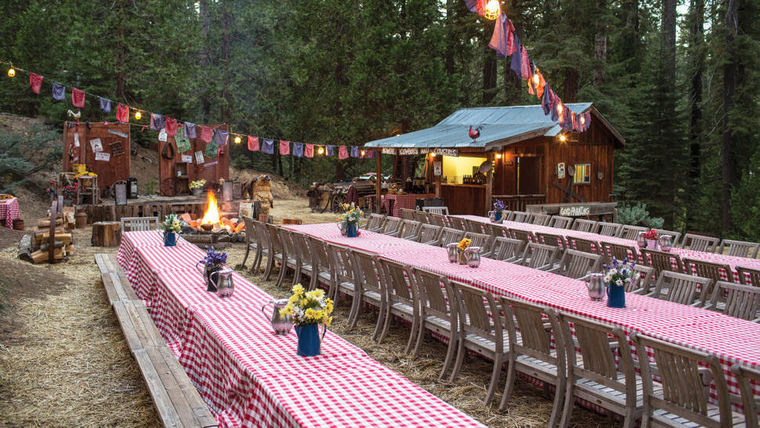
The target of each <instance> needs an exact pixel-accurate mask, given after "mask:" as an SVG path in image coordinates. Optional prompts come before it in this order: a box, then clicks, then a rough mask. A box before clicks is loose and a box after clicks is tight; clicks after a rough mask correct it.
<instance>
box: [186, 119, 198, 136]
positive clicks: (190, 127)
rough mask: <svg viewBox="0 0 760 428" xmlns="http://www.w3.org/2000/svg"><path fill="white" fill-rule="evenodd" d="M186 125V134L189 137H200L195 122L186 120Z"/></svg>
mask: <svg viewBox="0 0 760 428" xmlns="http://www.w3.org/2000/svg"><path fill="white" fill-rule="evenodd" d="M184 127H185V135H187V138H193V139H195V138H198V134H197V132H198V131H196V129H195V128H196V127H195V124H194V123H190V122H185V124H184Z"/></svg>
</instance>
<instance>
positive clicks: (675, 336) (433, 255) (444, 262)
mask: <svg viewBox="0 0 760 428" xmlns="http://www.w3.org/2000/svg"><path fill="white" fill-rule="evenodd" d="M286 227H287V228H289V229H292V230H297V231H300V232H303V233H307V234H310V235H312V236H316V237H318V238H320V239H323V240H326V241H328V242H333V243H336V244H340V245H346V246H349V247H351V248H355V249H360V250H363V251H367V252H370V253H375V254H378V255H379V256H381V257H384V258H388V259H391V260H395V261H398V262H402V263H407V264H410V265H412V266H416V267H420V268H423V269H427V270H430V271H433V272H437V273H439V274H442V275H445V276H446V277H448V278H450V279H453V280H457V281H461V282H464V283H467V284H470V285H473V286H475V287H478V288H480V289H483V290H488V291H490V292H491V293H492V294H494V295H495V296H508V297H513V298H514V297H516V298H520V299H524V300H528V301H531V302H535V303H540V304H543V305H546V306H549V307H553V308H555V309H557V310H560V311H565V312H570V313H574V314H576V315H580V316H584V317H588V318H592V319H597V320H600V321H605V322H607V323H610V324H613V325H616V326H619V327H621V328H622V329H623V330H624V331H625V332H626V334H628V335H630V334H631V333H632V332H634V331H636V332H642V333H645V334H647V335H651V336H654V337H657V338H660V339H662V340H665V341H668V342H671V343H677V344H681V345H684V346H688V347H690V348H693V349H698V350H701V351H705V352H711V353H714V354H716V355H718V356H719V357H720V360H721V364H722V366H723V369H724V373H725V375H726V378H727V381H728V385H729V389H730V391H731V392H733V393H738V392H739V389H738V385H737V383H736V379H735V377H734V376H733V374H732V373H731V372H730V370H729V369H730V367H731V366H732V365H733V364H734V363H737V362H740V363H743V364H746V365H748V366H750V367H752V368H755V369H760V346H758V340H759V339H758V338H760V325H758V324H755V323H752V322H749V321H744V320H741V319H736V318H732V317H729V316H727V315H724V314H721V313H717V312H713V311H708V310H705V309H701V308H695V307H691V306H686V305H680V304H677V303H671V302H667V301H663V300H659V299H654V298H650V297H646V296H640V295H636V294H626V308H622V309H618V308H609V307H607V306H606V304H605V303H604V302H594V301H591V300H590V299H589V298H588V294H587V289H586V285H585V283H584V282H582V281H579V280H575V279H572V278H567V277H564V276H560V275H556V274H553V273H549V272H544V271H539V270H536V269H531V268H527V267H525V266H519V265H516V264H512V263H507V262H503V261H497V260H492V259H488V258H483V259H481V264H480V267H478V268H477V269H472V268H469V267H467V266H466V265H459V264H452V263H449V262H448V256H447V251H446V249H444V248H437V247H432V246H429V245H425V244H420V243H416V242H410V241H408V240H404V239H400V238H395V237H391V236H387V235H383V234H377V233H372V232H367V231H362V234H361V235H360V236H359V237H356V238H347V237H344V236H342V235H341V234H340V231H338V230H337V229H336V228H335V226H334V225H333V224H321V225H313V224H312V225H288V226H286ZM333 229H335V230H333ZM727 331H730V335H727V334H726V332H727ZM634 357H635V355H634ZM650 358H651V356H650ZM755 393H756V394H758V395H760V387H756V388H755ZM713 395H714V394H713Z"/></svg>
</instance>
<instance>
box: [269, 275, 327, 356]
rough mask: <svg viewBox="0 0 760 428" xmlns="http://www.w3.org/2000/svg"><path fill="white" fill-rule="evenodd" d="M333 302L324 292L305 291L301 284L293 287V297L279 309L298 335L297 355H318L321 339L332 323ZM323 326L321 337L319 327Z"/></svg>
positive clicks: (317, 290) (319, 290) (318, 290)
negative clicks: (291, 323) (288, 319)
mask: <svg viewBox="0 0 760 428" xmlns="http://www.w3.org/2000/svg"><path fill="white" fill-rule="evenodd" d="M332 311H333V301H332V300H331V299H328V298H327V297H325V291H324V290H321V289H316V290H312V291H305V290H304V288H303V286H302V285H301V284H296V285H294V286H293V295H292V296H290V299H288V304H287V305H286V306H285V307H284V308H282V309H280V315H281V316H283V317H290V319H291V321H292V322H293V324H294V325H295V330H296V334H297V335H298V355H301V356H305V357H308V356H313V355H319V353H320V346H321V342H322V339H323V338H324V336H325V333H326V332H327V327H328V326H330V324H331V323H332V316H331V314H332ZM320 324H322V325H323V326H324V332H323V333H322V337H321V338H320V336H319V327H318V326H319V325H320Z"/></svg>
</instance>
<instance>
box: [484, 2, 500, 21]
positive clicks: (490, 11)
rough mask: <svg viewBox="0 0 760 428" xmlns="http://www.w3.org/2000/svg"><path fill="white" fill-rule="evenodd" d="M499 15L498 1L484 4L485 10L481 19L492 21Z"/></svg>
mask: <svg viewBox="0 0 760 428" xmlns="http://www.w3.org/2000/svg"><path fill="white" fill-rule="evenodd" d="M500 13H501V6H500V5H499V2H498V0H489V2H488V3H487V4H486V10H485V13H484V14H483V17H485V18H486V19H490V20H494V19H496V17H498V16H499V14H500Z"/></svg>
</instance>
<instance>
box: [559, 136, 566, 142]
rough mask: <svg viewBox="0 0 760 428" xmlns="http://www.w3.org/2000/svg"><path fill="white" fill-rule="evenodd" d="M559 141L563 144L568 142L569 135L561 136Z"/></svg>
mask: <svg viewBox="0 0 760 428" xmlns="http://www.w3.org/2000/svg"><path fill="white" fill-rule="evenodd" d="M559 141H560V142H561V143H564V142H565V141H567V135H565V134H559Z"/></svg>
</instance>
